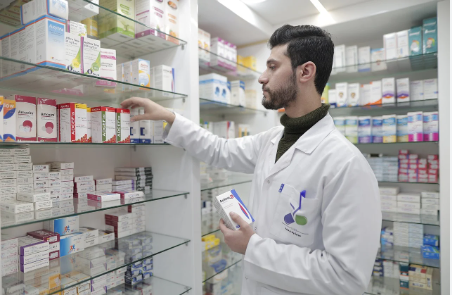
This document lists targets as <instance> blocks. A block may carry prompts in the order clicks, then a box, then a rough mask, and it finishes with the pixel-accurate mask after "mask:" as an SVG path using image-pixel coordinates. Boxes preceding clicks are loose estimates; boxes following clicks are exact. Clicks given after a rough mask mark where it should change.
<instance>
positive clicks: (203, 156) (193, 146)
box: [164, 114, 263, 173]
mask: <svg viewBox="0 0 452 295" xmlns="http://www.w3.org/2000/svg"><path fill="white" fill-rule="evenodd" d="M165 136H166V138H165ZM262 136H263V133H260V134H257V135H254V136H246V137H242V138H237V139H229V140H226V139H223V138H219V137H218V136H216V135H213V134H212V133H211V132H209V131H207V130H205V129H204V128H201V127H199V126H198V125H196V124H194V123H193V122H192V121H190V120H188V119H186V118H184V117H182V116H181V115H179V114H176V119H175V120H174V122H173V124H172V125H171V126H167V130H165V134H164V140H165V141H166V142H168V143H169V144H172V145H174V146H177V147H180V148H184V149H185V150H186V151H187V152H188V153H190V154H191V155H192V156H194V157H195V158H197V159H199V160H200V161H203V162H206V163H207V164H209V165H211V166H214V167H219V168H225V169H228V170H231V171H237V172H244V173H253V172H254V167H255V165H256V161H257V158H258V155H259V146H260V142H261V138H262Z"/></svg>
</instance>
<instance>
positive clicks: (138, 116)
mask: <svg viewBox="0 0 452 295" xmlns="http://www.w3.org/2000/svg"><path fill="white" fill-rule="evenodd" d="M141 120H149V118H148V116H147V115H146V114H144V115H136V116H133V117H131V118H130V121H131V122H136V121H141Z"/></svg>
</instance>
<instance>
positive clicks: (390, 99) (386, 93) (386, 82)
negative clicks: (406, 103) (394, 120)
mask: <svg viewBox="0 0 452 295" xmlns="http://www.w3.org/2000/svg"><path fill="white" fill-rule="evenodd" d="M381 90H382V96H383V101H382V103H383V104H388V103H395V102H396V101H395V79H394V78H384V79H382V80H381Z"/></svg>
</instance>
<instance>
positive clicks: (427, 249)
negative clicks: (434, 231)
mask: <svg viewBox="0 0 452 295" xmlns="http://www.w3.org/2000/svg"><path fill="white" fill-rule="evenodd" d="M379 257H381V258H378V259H376V260H375V264H374V269H373V276H374V277H381V278H394V279H398V280H399V282H400V286H399V287H400V288H403V289H411V288H420V289H425V290H432V288H433V280H432V275H433V272H434V268H432V267H427V266H420V265H417V264H410V263H409V262H410V261H419V262H422V263H427V264H432V265H434V264H438V266H439V261H438V262H437V263H435V262H434V260H439V237H438V236H436V235H430V234H424V228H423V225H422V224H412V223H402V222H394V228H393V229H392V228H389V227H385V228H383V229H382V231H381V250H380V254H379ZM385 259H391V260H385ZM425 259H433V260H425ZM399 261H406V262H399ZM428 261H430V262H428ZM375 286H377V288H378V284H377V285H375V284H374V286H373V287H374V289H375ZM380 287H382V286H380ZM374 292H375V290H374Z"/></svg>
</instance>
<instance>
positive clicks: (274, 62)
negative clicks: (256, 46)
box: [259, 44, 297, 110]
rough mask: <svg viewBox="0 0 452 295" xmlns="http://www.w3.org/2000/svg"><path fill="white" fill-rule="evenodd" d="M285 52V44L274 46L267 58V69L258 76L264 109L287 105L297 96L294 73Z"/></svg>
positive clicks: (275, 108) (274, 108)
mask: <svg viewBox="0 0 452 295" xmlns="http://www.w3.org/2000/svg"><path fill="white" fill-rule="evenodd" d="M286 52H287V44H286V45H282V46H276V47H274V48H273V49H272V51H271V54H270V57H269V58H268V59H267V69H266V70H265V72H264V73H263V74H262V75H261V76H260V77H259V83H261V84H262V91H263V98H262V105H263V106H264V107H265V108H266V109H270V110H277V109H280V108H284V107H287V106H288V104H289V103H290V102H292V101H295V99H296V97H297V81H296V75H295V73H294V71H293V69H292V64H291V62H290V58H289V57H288V56H287V55H286V54H285V53H286Z"/></svg>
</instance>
